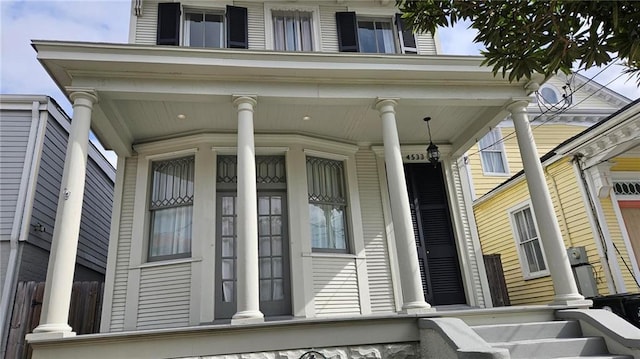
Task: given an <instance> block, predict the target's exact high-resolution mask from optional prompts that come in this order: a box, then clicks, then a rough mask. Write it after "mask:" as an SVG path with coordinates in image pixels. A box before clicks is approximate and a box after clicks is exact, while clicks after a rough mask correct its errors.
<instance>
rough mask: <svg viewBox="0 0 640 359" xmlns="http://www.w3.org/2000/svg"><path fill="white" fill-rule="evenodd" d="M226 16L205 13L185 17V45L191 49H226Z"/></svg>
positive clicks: (189, 13)
mask: <svg viewBox="0 0 640 359" xmlns="http://www.w3.org/2000/svg"><path fill="white" fill-rule="evenodd" d="M223 25H224V16H223V15H222V14H215V13H209V12H205V11H189V12H186V13H185V15H184V37H183V42H182V43H183V44H184V45H185V46H191V47H211V48H221V47H224V44H225V42H224V27H223Z"/></svg>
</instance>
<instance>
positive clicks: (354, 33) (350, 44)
mask: <svg viewBox="0 0 640 359" xmlns="http://www.w3.org/2000/svg"><path fill="white" fill-rule="evenodd" d="M336 25H337V26H338V48H339V50H340V52H358V51H359V46H358V23H357V21H356V13H355V12H351V11H350V12H336Z"/></svg>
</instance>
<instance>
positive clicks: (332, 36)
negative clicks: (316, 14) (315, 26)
mask: <svg viewBox="0 0 640 359" xmlns="http://www.w3.org/2000/svg"><path fill="white" fill-rule="evenodd" d="M339 11H347V7H346V6H328V5H321V6H320V37H321V38H322V39H321V42H320V44H321V46H320V51H322V52H338V29H337V27H336V12H339Z"/></svg>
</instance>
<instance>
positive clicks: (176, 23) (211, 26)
mask: <svg viewBox="0 0 640 359" xmlns="http://www.w3.org/2000/svg"><path fill="white" fill-rule="evenodd" d="M156 43H157V44H158V45H173V46H179V45H183V46H192V47H207V48H220V47H229V48H244V49H246V48H248V44H249V40H248V25H247V9H246V8H243V7H237V6H227V7H226V8H221V7H220V8H212V9H197V10H196V9H184V10H183V8H182V6H181V4H180V3H177V2H171V3H160V4H158V28H157V38H156Z"/></svg>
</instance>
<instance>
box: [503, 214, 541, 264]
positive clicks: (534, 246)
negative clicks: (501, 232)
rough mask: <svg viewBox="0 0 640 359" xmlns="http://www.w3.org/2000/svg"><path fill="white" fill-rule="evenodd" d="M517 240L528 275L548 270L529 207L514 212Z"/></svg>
mask: <svg viewBox="0 0 640 359" xmlns="http://www.w3.org/2000/svg"><path fill="white" fill-rule="evenodd" d="M512 216H513V223H514V226H515V228H514V230H515V232H516V233H515V234H516V240H517V242H518V247H519V250H520V258H521V260H522V262H523V263H522V266H523V269H524V271H525V275H526V276H531V275H538V274H542V273H543V272H546V271H547V263H546V260H545V258H544V253H543V251H542V245H541V243H540V238H539V237H538V232H537V230H536V226H535V224H534V219H533V215H532V213H531V209H530V208H529V207H526V208H523V209H521V210H518V211H516V212H513V213H512Z"/></svg>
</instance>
